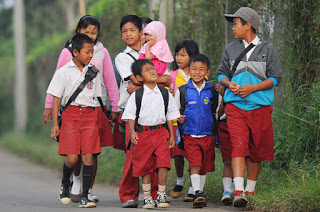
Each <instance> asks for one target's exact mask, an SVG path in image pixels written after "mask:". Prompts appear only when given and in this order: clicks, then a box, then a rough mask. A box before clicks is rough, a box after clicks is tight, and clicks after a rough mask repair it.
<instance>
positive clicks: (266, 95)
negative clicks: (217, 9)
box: [217, 7, 282, 207]
mask: <svg viewBox="0 0 320 212" xmlns="http://www.w3.org/2000/svg"><path fill="white" fill-rule="evenodd" d="M225 18H226V19H227V21H229V22H233V28H232V30H233V34H234V36H235V38H236V39H237V40H236V41H235V42H232V43H231V44H229V45H228V46H227V47H226V49H225V51H224V53H223V55H222V61H221V63H220V66H219V68H218V70H217V76H218V81H219V83H221V84H222V85H224V86H225V87H226V88H227V89H226V92H225V94H224V102H226V103H227V105H226V109H225V113H226V114H227V117H228V121H227V125H228V130H229V133H230V139H231V142H232V162H231V164H232V171H233V177H234V179H233V180H234V185H235V196H234V199H233V205H234V206H235V207H243V206H245V205H246V204H247V195H251V194H254V191H255V185H256V182H257V177H258V175H259V172H260V166H261V162H262V161H272V160H273V127H272V118H271V113H272V107H271V104H272V101H273V97H274V91H273V87H275V86H277V85H278V84H279V83H280V80H281V77H282V75H281V72H282V69H281V64H280V60H279V57H278V54H277V52H276V50H275V48H273V47H272V46H271V45H270V44H269V43H267V42H266V41H262V40H260V38H259V37H258V36H257V35H256V32H257V30H258V28H259V23H260V18H259V15H258V13H257V12H256V11H255V10H253V9H252V8H249V7H241V8H239V9H238V10H237V11H236V12H235V14H225ZM235 61H236V62H235ZM237 61H238V63H237ZM246 166H247V175H248V179H247V185H246V188H244V173H245V168H246Z"/></svg>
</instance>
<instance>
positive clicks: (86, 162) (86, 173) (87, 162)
mask: <svg viewBox="0 0 320 212" xmlns="http://www.w3.org/2000/svg"><path fill="white" fill-rule="evenodd" d="M82 162H83V169H82V181H83V182H82V195H81V200H80V205H79V206H80V207H84V208H90V207H96V204H95V203H94V202H91V201H89V200H88V191H89V188H90V183H91V179H92V173H93V156H92V154H84V155H82Z"/></svg>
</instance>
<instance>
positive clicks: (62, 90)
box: [47, 60, 102, 107]
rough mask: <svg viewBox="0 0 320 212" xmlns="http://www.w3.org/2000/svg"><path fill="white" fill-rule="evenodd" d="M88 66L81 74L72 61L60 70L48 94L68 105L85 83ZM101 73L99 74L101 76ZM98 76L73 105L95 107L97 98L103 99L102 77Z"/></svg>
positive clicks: (89, 83) (51, 83) (56, 73)
mask: <svg viewBox="0 0 320 212" xmlns="http://www.w3.org/2000/svg"><path fill="white" fill-rule="evenodd" d="M89 66H91V65H87V66H85V67H84V68H83V71H82V72H81V71H80V70H79V68H78V67H77V66H76V64H75V63H74V62H73V60H70V61H69V62H68V63H67V64H66V65H64V66H62V67H61V68H60V69H58V70H57V71H56V72H55V74H54V76H53V78H52V80H51V82H50V85H49V87H48V90H47V93H48V94H51V95H52V96H56V97H59V98H62V99H61V105H63V106H64V105H66V104H67V102H68V100H69V99H70V97H71V96H72V94H73V93H74V92H75V90H76V89H77V88H78V87H79V85H80V84H81V83H82V82H83V80H84V78H85V75H86V73H87V71H88V67H89ZM99 74H100V73H98V75H99ZM98 75H97V76H96V77H95V78H94V79H93V80H92V81H91V82H88V83H87V85H86V86H85V88H84V89H83V90H82V91H81V92H80V93H79V95H78V96H77V98H76V99H75V100H74V101H73V102H72V103H71V105H75V106H82V107H95V106H96V100H95V97H101V96H102V91H101V82H100V79H101V77H99V76H98Z"/></svg>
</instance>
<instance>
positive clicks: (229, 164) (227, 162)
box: [223, 161, 231, 168]
mask: <svg viewBox="0 0 320 212" xmlns="http://www.w3.org/2000/svg"><path fill="white" fill-rule="evenodd" d="M223 164H224V166H225V167H227V168H229V167H231V161H226V162H224V163H223Z"/></svg>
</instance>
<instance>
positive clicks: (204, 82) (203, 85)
mask: <svg viewBox="0 0 320 212" xmlns="http://www.w3.org/2000/svg"><path fill="white" fill-rule="evenodd" d="M206 83H207V82H206V80H203V83H202V85H201V86H200V87H198V86H197V85H196V84H195V83H194V82H193V81H192V84H193V85H194V87H195V88H196V89H197V91H198V92H199V93H200V91H201V90H202V89H203V88H204V87H205V86H206Z"/></svg>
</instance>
